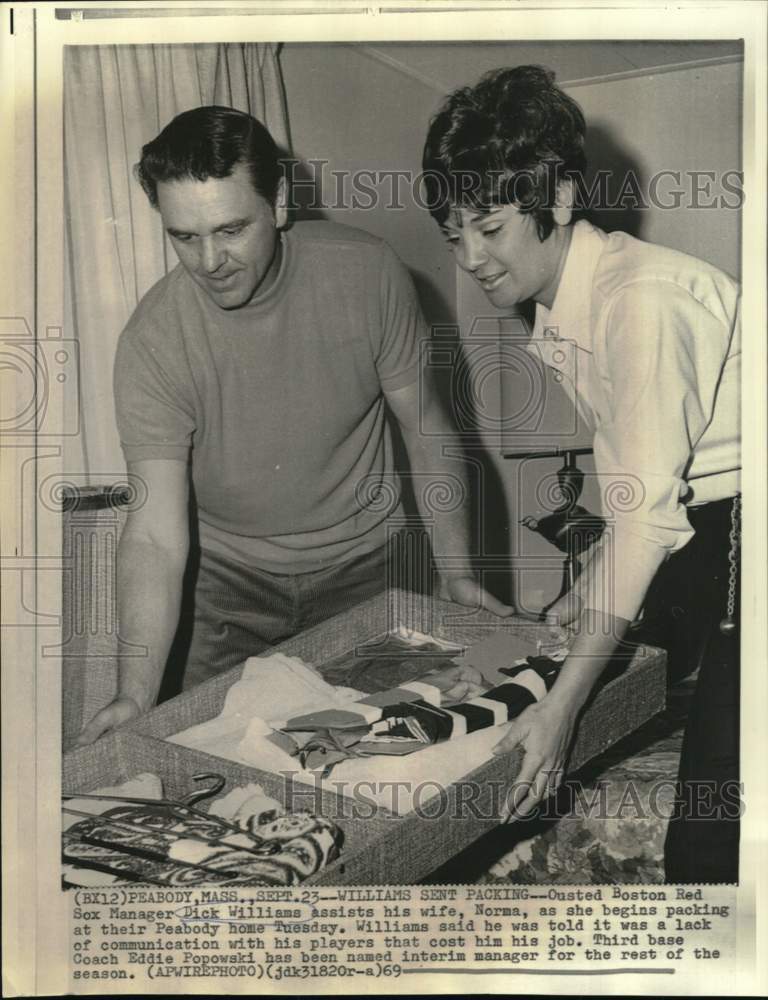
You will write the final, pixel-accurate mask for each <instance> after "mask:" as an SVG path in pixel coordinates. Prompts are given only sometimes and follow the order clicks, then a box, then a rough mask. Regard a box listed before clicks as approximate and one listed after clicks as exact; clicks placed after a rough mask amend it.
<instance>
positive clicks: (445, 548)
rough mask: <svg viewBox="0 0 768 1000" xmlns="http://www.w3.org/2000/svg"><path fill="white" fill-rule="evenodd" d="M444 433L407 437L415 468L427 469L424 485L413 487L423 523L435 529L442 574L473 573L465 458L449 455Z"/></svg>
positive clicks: (448, 576) (446, 576)
mask: <svg viewBox="0 0 768 1000" xmlns="http://www.w3.org/2000/svg"><path fill="white" fill-rule="evenodd" d="M445 443H446V441H445V438H444V437H442V436H435V437H432V436H430V437H423V436H420V435H417V436H416V438H415V440H412V441H407V447H408V457H409V459H410V462H411V466H412V467H413V468H414V469H418V470H419V471H421V472H423V473H425V479H424V485H423V486H421V485H420V484H419V483H418V481H417V484H416V488H415V490H414V492H415V494H416V504H417V506H418V509H419V515H420V517H421V521H422V524H423V525H424V528H425V529H426V530H428V531H429V530H431V533H432V549H433V555H434V559H435V563H436V565H437V567H438V569H439V571H440V575H441V576H442V577H443V578H444V579H446V580H448V579H451V578H452V577H466V576H471V575H472V566H471V544H470V523H469V519H470V495H469V486H468V483H467V475H466V470H465V466H464V462H463V461H462V460H461V459H460V458H458V457H457V458H446V457H445V456H444V454H443V446H444V444H445Z"/></svg>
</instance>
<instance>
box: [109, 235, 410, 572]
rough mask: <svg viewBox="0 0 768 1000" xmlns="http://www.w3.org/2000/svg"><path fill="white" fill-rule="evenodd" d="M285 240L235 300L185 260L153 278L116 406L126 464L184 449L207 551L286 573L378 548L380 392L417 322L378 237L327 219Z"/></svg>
mask: <svg viewBox="0 0 768 1000" xmlns="http://www.w3.org/2000/svg"><path fill="white" fill-rule="evenodd" d="M282 239H283V255H282V261H281V265H280V270H279V272H278V275H277V278H276V279H275V281H274V283H273V284H272V285H271V286H270V287H269V288H268V289H267V290H266V291H265V292H264V293H263V294H261V295H259V294H257V295H256V296H255V297H254V298H253V299H252V300H251V301H250V302H249V303H248V304H247V305H245V306H243V307H241V308H239V309H233V310H224V309H221V308H220V307H219V306H217V305H216V304H215V303H214V302H213V301H212V300H211V299H210V298H209V297H208V296H207V295H206V294H205V292H204V291H203V290H202V289H201V288H199V286H198V285H197V284H196V283H195V282H194V281H193V280H192V279H191V278H190V277H189V276H188V275H187V273H186V272H185V271H184V269H183V268H182V267H181V265H179V266H178V267H176V268H175V269H174V270H173V271H172V272H171V273H170V274H168V275H167V276H166V277H165V278H163V279H161V281H159V282H158V283H157V284H156V285H155V286H154V287H153V288H152V289H151V290H150V291H149V292H148V293H147V295H146V296H145V297H144V298H143V300H142V301H141V303H140V304H139V306H138V308H137V309H136V312H135V313H134V315H133V317H132V318H131V320H130V322H129V324H128V326H127V327H126V329H125V330H124V331H123V334H122V336H121V338H120V341H119V344H118V350H117V356H116V361H115V400H116V411H117V422H118V429H119V432H120V439H121V442H122V446H123V451H124V454H125V457H126V459H127V460H128V461H139V460H142V459H171V460H176V461H182V462H186V461H188V460H189V459H190V458H191V466H192V480H193V484H194V491H195V499H196V503H197V509H198V517H199V526H200V541H201V544H202V545H203V546H204V547H206V546H207V547H209V548H211V549H213V550H215V551H219V552H221V553H223V554H225V555H229V556H231V557H234V558H238V559H240V560H241V561H243V562H247V563H249V564H253V565H257V566H262V567H264V568H266V569H271V570H274V571H276V572H286V573H296V572H303V571H305V570H309V569H314V568H316V567H317V566H319V565H324V564H328V563H334V562H341V561H343V560H345V559H348V558H352V557H354V556H356V555H359V554H363V553H364V552H367V551H371V550H372V549H374V548H376V547H378V546H379V545H381V544H383V543H384V542H385V540H386V521H387V517H388V516H390V515H391V514H392V513H393V505H392V503H391V502H389V503H383V502H382V496H386V497H390V498H391V497H392V490H393V486H394V488H395V489H396V488H397V487H396V485H395V484H396V478H395V473H394V460H393V451H392V440H391V436H390V432H389V429H388V426H387V423H386V417H385V401H384V396H383V393H382V390H395V389H398V388H401V387H404V386H406V385H409V384H411V383H413V382H414V381H416V380H417V379H418V378H419V372H420V363H419V356H420V344H421V341H422V340H423V338H424V337H425V336H426V335H427V331H426V328H425V324H424V320H423V317H422V314H421V311H420V308H419V304H418V300H417V297H416V294H415V291H414V288H413V284H412V282H411V280H410V277H409V275H408V273H407V271H406V270H405V268H404V267H403V265H402V264H401V263H400V261H399V260H398V258H397V257H396V256H395V254H394V253H393V252H392V250H390V248H389V247H388V246H387V245H386V244H385V243H383V242H382V241H381V240H379V239H377V238H376V237H373V236H370V235H369V234H367V233H363V232H361V231H360V230H356V229H351V228H348V227H346V226H339V225H334V224H331V223H325V222H320V223H310V222H306V223H300V224H298V225H296V226H295V227H293V228H292V229H291V230H289V231H287V232H286V233H284V234H283V237H282ZM378 484H386V485H385V488H384V491H383V492H382V491H381V490H379V489H378V488H377V486H378Z"/></svg>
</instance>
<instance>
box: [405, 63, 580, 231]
mask: <svg viewBox="0 0 768 1000" xmlns="http://www.w3.org/2000/svg"><path fill="white" fill-rule="evenodd" d="M585 131H586V124H585V121H584V115H583V114H582V112H581V109H580V108H579V106H578V104H577V103H576V102H575V101H574V100H573V99H572V98H570V97H568V95H567V94H565V93H564V92H563V91H562V90H561V89H560V88H559V87H558V86H557V85H556V84H555V74H554V73H553V72H552V71H551V70H548V69H545V68H544V67H542V66H517V67H515V68H514V69H497V70H492V71H491V72H490V73H487V74H486V75H485V76H483V77H482V79H481V80H480V82H479V83H478V84H477V85H476V86H474V87H463V88H462V89H460V90H457V91H455V92H454V93H453V94H450V95H449V97H448V98H447V99H446V101H445V103H444V104H443V106H442V108H441V109H440V110H439V111H438V113H437V114H436V115H435V117H434V118H433V119H432V121H431V122H430V126H429V132H428V133H427V141H426V144H425V147H424V159H423V169H424V177H423V183H424V188H425V192H426V204H427V207H428V208H429V211H430V212H431V214H432V216H433V218H434V219H435V220H436V221H437V222H438V224H440V225H442V224H443V223H444V222H445V220H446V219H447V218H448V215H449V213H450V211H451V209H452V208H454V207H462V208H470V209H473V210H475V211H480V212H483V211H488V210H490V208H491V207H492V206H494V205H508V204H514V205H517V206H518V208H519V209H520V210H521V211H523V212H529V213H531V215H532V216H533V218H534V220H535V222H536V228H537V231H538V234H539V239H540V240H545V239H546V238H547V237H548V236H549V234H550V233H551V232H552V229H553V226H554V221H553V219H552V206H553V204H554V201H555V195H556V192H557V185H558V183H559V182H560V181H561V180H564V179H567V178H577V180H578V179H579V178H580V177H581V176H582V175H583V173H584V171H585V169H586V157H585V155H584V133H585ZM577 187H578V184H577Z"/></svg>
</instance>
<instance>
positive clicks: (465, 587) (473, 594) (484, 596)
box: [438, 576, 515, 618]
mask: <svg viewBox="0 0 768 1000" xmlns="http://www.w3.org/2000/svg"><path fill="white" fill-rule="evenodd" d="M438 595H439V596H440V597H442V599H443V600H444V601H453V602H454V603H455V604H464V605H466V606H467V607H470V608H485V609H486V611H492V612H493V614H495V615H498V616H499V618H509V616H510V615H512V614H514V612H515V609H514V608H511V607H510V606H509V605H508V604H504V603H502V601H500V600H498V598H496V597H494V596H493V594H489V593H488V591H487V590H486V589H485V588H484V587H481V586H480V584H479V583H478V582H477V580H475V579H474V578H473V577H471V576H451V577H448V578H443V579H442V581H441V583H440V589H439V591H438Z"/></svg>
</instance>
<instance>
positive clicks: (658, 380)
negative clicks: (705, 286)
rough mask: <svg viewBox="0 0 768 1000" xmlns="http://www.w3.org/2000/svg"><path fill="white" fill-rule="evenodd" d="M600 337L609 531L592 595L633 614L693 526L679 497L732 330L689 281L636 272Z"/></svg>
mask: <svg viewBox="0 0 768 1000" xmlns="http://www.w3.org/2000/svg"><path fill="white" fill-rule="evenodd" d="M608 310H609V311H608V315H607V319H606V322H605V323H604V324H601V330H600V333H599V335H598V337H597V340H596V343H595V351H596V354H597V355H598V356H597V358H596V361H597V363H598V369H599V371H600V375H601V377H602V378H603V380H604V382H605V384H606V386H607V389H608V399H609V410H610V412H609V413H607V414H605V419H601V422H600V425H599V427H598V429H597V431H596V434H595V439H594V445H593V447H594V456H595V467H596V471H597V474H598V478H599V483H600V491H601V502H602V513H603V516H604V517H605V519H606V533H605V536H604V539H603V540H602V542H601V558H600V559H599V560H598V561H597V563H596V564H595V565H596V566H599V567H600V571H601V574H602V576H603V579H602V581H595V580H592V581H591V584H592V589H593V592H592V594H590V595H589V597H588V598H587V602H586V603H587V605H588V606H589V607H592V608H594V609H595V610H599V611H607V612H608V613H610V614H613V615H618V616H620V617H622V618H625V619H627V620H629V621H631V620H632V619H634V618H635V617H636V615H637V613H638V612H639V610H640V608H641V606H642V603H643V600H644V598H645V594H646V591H647V589H648V586H649V585H650V583H651V580H652V579H653V576H654V574H655V573H656V571H657V569H658V568H659V566H660V565H661V563H662V562H663V560H664V559H665V558H666V556H667V555H668V554H669V553H671V552H674V551H676V550H678V549H681V548H682V547H683V546H684V545H685V544H686V543H687V542H688V541H689V540H690V539H691V537H692V536H693V529H692V528H691V526H690V523H689V521H688V517H687V514H686V509H685V506H684V504H683V503H682V502H681V501H682V499H683V498H684V497H685V496H686V494H687V492H688V484H687V482H686V479H685V476H686V472H687V469H688V467H689V466H690V463H691V460H692V457H693V451H694V449H695V447H696V445H697V443H698V441H699V439H700V438H701V436H702V434H703V433H704V431H705V430H706V428H707V425H708V424H709V422H710V420H711V419H712V414H713V412H714V403H715V395H716V393H717V387H718V382H719V379H720V376H721V373H722V369H723V365H724V363H725V358H726V355H727V350H728V338H729V330H728V329H727V328H726V327H725V325H724V324H723V323H722V321H721V320H720V319H718V318H717V317H715V316H714V315H713V314H712V313H711V312H710V311H709V310H708V309H707V308H706V307H705V306H704V305H702V304H701V303H700V302H699V301H698V300H697V299H695V298H694V297H693V296H692V295H691V294H690V293H688V292H687V291H686V290H685V289H682V288H680V287H679V286H678V285H676V284H674V283H673V282H669V281H663V280H655V279H654V280H646V281H638V282H635V283H633V284H631V285H629V286H626V287H625V288H624V289H622V290H621V291H620V292H619V293H618V294H616V295H615V296H614V298H613V299H612V301H611V302H610V304H609V306H608Z"/></svg>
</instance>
